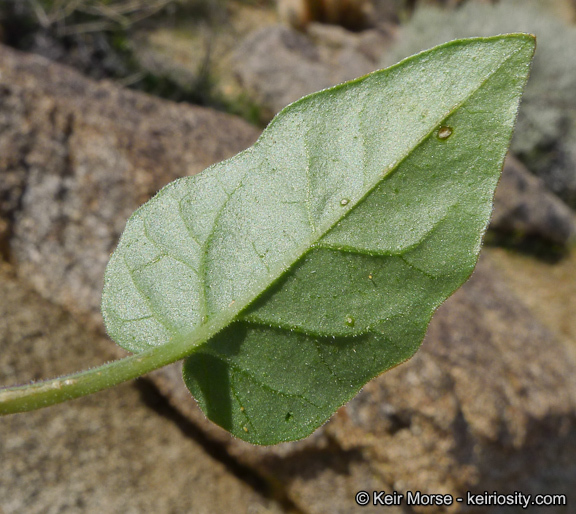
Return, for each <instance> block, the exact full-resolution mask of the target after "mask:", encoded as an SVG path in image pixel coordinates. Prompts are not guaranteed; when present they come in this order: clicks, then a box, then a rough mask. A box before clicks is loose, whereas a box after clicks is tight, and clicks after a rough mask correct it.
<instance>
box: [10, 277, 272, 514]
mask: <svg viewBox="0 0 576 514" xmlns="http://www.w3.org/2000/svg"><path fill="white" fill-rule="evenodd" d="M6 268H7V267H6V266H4V267H0V334H2V352H1V353H0V377H2V378H1V384H0V385H7V384H13V383H15V382H26V381H29V380H30V379H32V378H34V379H40V378H43V377H46V376H55V375H59V374H62V373H66V372H72V371H75V370H77V369H79V368H80V367H84V368H87V367H89V366H93V365H96V364H100V363H101V362H102V358H103V357H104V356H106V355H107V356H108V357H111V356H112V352H111V351H110V348H111V346H112V345H111V343H110V342H109V341H106V340H105V339H104V338H102V337H98V336H93V335H91V334H90V333H87V331H86V329H85V327H83V326H82V325H81V324H79V323H78V321H76V320H75V319H73V318H72V316H70V315H69V314H68V313H66V312H64V311H63V309H62V308H59V307H56V306H54V305H51V304H50V303H49V302H47V301H46V300H43V299H42V298H40V297H39V296H38V294H36V293H34V292H33V291H30V290H29V289H28V288H27V287H26V286H25V285H24V284H23V283H22V281H19V280H18V279H17V278H16V277H15V276H14V275H13V274H12V273H11V272H10V270H9V269H6ZM134 384H135V383H132V384H125V385H122V386H119V387H118V388H115V389H111V390H108V391H105V392H102V393H99V394H96V395H94V396H91V397H87V398H82V399H80V400H76V401H74V402H72V403H70V404H66V405H58V406H55V407H52V408H50V409H45V410H40V411H36V412H31V413H26V414H18V415H13V416H7V417H2V418H0V432H1V433H2V437H1V438H0V462H2V466H0V512H1V511H2V510H4V512H6V513H16V512H26V513H28V514H36V513H37V514H44V513H46V512H68V513H98V512H110V513H113V512H118V513H119V512H123V513H124V512H126V513H128V512H129V513H136V512H201V513H206V514H209V513H213V512H241V513H244V514H253V513H260V514H280V513H281V512H283V510H282V509H281V508H280V506H279V505H278V504H277V503H276V502H274V501H271V500H269V499H266V498H265V497H264V496H263V495H262V494H261V493H259V492H257V491H255V490H254V489H253V488H252V487H251V486H250V485H249V484H248V483H247V482H245V481H243V480H241V479H239V478H237V477H236V476H235V475H234V473H233V472H232V471H231V470H230V469H228V467H227V466H226V465H225V464H224V463H223V462H220V461H218V460H216V459H214V458H213V457H212V456H210V455H209V454H208V453H207V452H206V450H205V449H204V448H203V446H202V441H195V440H194V439H193V438H191V437H190V434H187V433H186V432H185V430H183V429H184V425H183V424H181V426H178V425H177V424H176V423H174V422H173V420H171V419H170V418H169V417H167V416H158V415H155V413H154V411H153V410H152V409H151V408H150V407H148V406H146V404H145V403H144V402H143V401H142V393H141V392H139V390H138V388H137V387H136V386H135V385H134ZM127 412H129V413H130V414H129V415H128V416H127V415H126V413H127ZM222 491H225V492H226V493H225V494H222Z"/></svg>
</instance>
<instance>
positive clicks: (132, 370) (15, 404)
mask: <svg viewBox="0 0 576 514" xmlns="http://www.w3.org/2000/svg"><path fill="white" fill-rule="evenodd" d="M203 335H204V334H203ZM203 340H205V337H202V338H198V337H197V338H194V340H192V341H191V340H190V338H189V337H186V338H184V337H182V338H178V339H176V340H174V341H172V342H171V344H169V345H165V346H161V347H158V348H151V349H150V350H147V351H145V352H142V353H138V354H136V355H131V356H129V357H125V358H123V359H118V360H115V361H112V362H109V363H107V364H104V365H102V366H99V367H97V368H92V369H88V370H85V371H80V372H78V373H73V374H71V375H64V376H62V377H59V378H55V379H52V380H43V381H41V382H36V383H32V384H28V385H23V386H13V387H6V388H0V415H5V414H15V413H17V412H26V411H31V410H36V409H41V408H43V407H48V406H50V405H54V404H56V403H61V402H65V401H67V400H72V399H74V398H79V397H81V396H86V395H88V394H91V393H95V392H98V391H102V390H104V389H107V388H109V387H113V386H115V385H118V384H120V383H122V382H126V381H128V380H132V379H133V378H137V377H139V376H141V375H144V374H146V373H149V372H150V371H153V370H155V369H158V368H161V367H163V366H166V365H168V364H172V363H173V362H176V361H179V360H181V359H183V358H184V357H186V356H187V355H190V354H191V353H192V352H193V350H194V349H195V348H196V347H197V346H198V345H199V344H200V343H201V342H202V341H203Z"/></svg>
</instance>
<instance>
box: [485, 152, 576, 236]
mask: <svg viewBox="0 0 576 514" xmlns="http://www.w3.org/2000/svg"><path fill="white" fill-rule="evenodd" d="M490 228H491V229H492V230H494V231H497V232H500V233H504V234H507V235H512V236H520V237H537V238H540V239H542V240H545V241H548V242H551V243H555V244H557V245H560V246H563V247H567V246H569V245H570V244H571V243H572V242H573V241H574V240H575V239H576V214H574V212H573V211H572V210H571V209H570V208H569V207H568V206H567V205H566V204H564V203H563V202H562V200H560V199H559V198H558V197H557V196H556V195H554V194H552V193H551V192H549V191H548V190H547V189H546V186H544V183H543V182H542V180H541V179H539V178H538V177H535V176H534V175H533V174H531V173H530V172H529V171H528V170H527V169H526V167H525V166H524V165H523V164H522V163H521V162H520V161H518V159H516V158H515V157H513V156H511V155H509V156H508V157H507V159H506V162H505V164H504V171H503V172H502V178H501V179H500V183H499V184H498V187H497V188H496V194H495V196H494V212H493V214H492V219H491V221H490Z"/></svg>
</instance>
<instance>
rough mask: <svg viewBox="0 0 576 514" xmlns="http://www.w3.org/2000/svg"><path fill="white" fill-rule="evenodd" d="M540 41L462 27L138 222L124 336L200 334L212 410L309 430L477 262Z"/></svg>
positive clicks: (259, 427)
mask: <svg viewBox="0 0 576 514" xmlns="http://www.w3.org/2000/svg"><path fill="white" fill-rule="evenodd" d="M533 51H534V38H533V37H532V36H529V35H522V34H516V35H506V36H498V37H493V38H476V39H468V40H460V41H454V42H451V43H448V44H445V45H442V46H439V47H436V48H434V49H432V50H430V51H427V52H424V53H421V54H418V55H416V56H414V57H411V58H409V59H406V60H405V61H402V62H401V63H399V64H397V65H396V66H393V67H391V68H388V69H386V70H382V71H377V72H375V73H372V74H370V75H367V76H365V77H362V78H360V79H357V80H354V81H352V82H348V83H346V84H342V85H339V86H336V87H334V88H331V89H328V90H325V91H322V92H319V93H316V94H313V95H310V96H307V97H305V98H303V99H301V100H299V101H298V102H296V103H294V104H292V105H290V106H288V107H287V108H286V109H284V110H283V111H282V112H281V113H280V114H279V115H278V116H277V117H276V118H275V119H274V120H273V121H272V123H271V124H270V126H269V127H268V128H267V129H266V130H265V131H264V133H263V134H262V136H261V137H260V139H259V140H258V141H257V142H256V143H255V144H254V146H253V147H251V148H249V149H248V150H246V151H244V152H242V153H240V154H238V155H236V156H235V157H233V158H232V159H229V160H227V161H225V162H222V163H220V164H217V165H215V166H212V167H211V168H209V169H207V170H206V171H204V172H203V173H201V174H200V175H197V176H194V177H186V178H183V179H180V180H177V181H175V182H173V183H171V184H169V185H168V186H166V187H165V188H164V189H162V190H161V191H160V192H159V193H158V195H157V196H155V197H154V198H153V199H152V200H150V201H149V202H148V203H146V204H145V205H144V206H142V207H141V208H140V209H138V210H137V211H136V212H135V213H134V214H133V216H132V217H131V218H130V220H129V221H128V223H127V226H126V230H125V232H124V234H123V236H122V238H121V241H120V243H119V245H118V248H117V250H116V251H115V253H114V254H113V256H112V258H111V260H110V263H109V265H108V268H107V271H106V279H105V288H104V295H103V304H102V307H103V314H104V318H105V321H106V324H107V328H108V331H109V333H110V335H111V336H112V337H113V338H114V339H115V340H116V341H117V342H118V344H119V345H121V346H122V347H123V348H126V349H127V350H130V351H132V352H142V351H145V350H148V349H149V348H150V347H155V346H158V347H160V346H162V347H163V348H167V347H170V345H172V344H176V343H175V341H178V342H179V344H180V343H181V342H182V341H189V343H187V344H189V346H190V356H189V357H188V358H187V359H186V361H185V364H184V380H185V382H186V385H187V386H188V388H189V389H190V391H191V392H192V394H193V395H194V397H195V398H196V400H197V401H198V403H199V405H200V407H201V408H202V409H203V410H204V412H205V413H206V415H207V416H208V417H209V418H210V419H212V420H213V421H214V422H216V423H218V424H219V425H220V426H222V427H224V428H225V429H226V430H229V431H230V432H231V433H232V434H234V435H235V436H237V437H240V438H242V439H245V440H247V441H250V442H253V443H258V444H274V443H278V442H281V441H288V440H293V439H298V438H302V437H305V436H307V435H308V434H310V433H311V432H312V431H314V430H315V429H316V428H317V427H319V426H320V425H321V424H322V423H324V422H325V421H326V420H327V419H328V418H329V417H330V416H331V415H332V413H334V411H335V410H336V409H337V408H338V407H340V406H341V405H343V404H344V403H345V402H346V401H348V400H349V399H350V398H352V397H353V396H354V395H355V394H356V393H357V392H358V391H359V390H360V388H361V387H362V386H363V385H364V384H365V383H366V382H367V381H368V380H370V379H371V378H373V377H375V376H377V375H378V374H380V373H382V372H383V371H385V370H387V369H389V368H391V367H393V366H396V365H397V364H399V363H401V362H403V361H405V360H406V359H408V358H410V357H411V356H412V355H413V353H414V352H415V351H416V350H417V348H418V347H419V345H420V344H421V341H422V339H423V337H424V334H425V331H426V327H427V325H428V322H429V321H430V318H431V316H432V313H433V312H434V310H435V309H436V308H437V307H438V306H439V305H440V304H441V303H442V302H443V301H444V300H445V299H446V298H447V297H448V296H449V295H450V294H451V293H452V292H453V291H454V290H455V289H456V288H458V287H459V286H460V285H461V284H462V283H463V282H464V281H465V280H466V279H467V278H468V276H469V275H470V274H471V272H472V270H473V268H474V266H475V263H476V260H477V258H478V252H479V251H480V246H481V238H482V235H483V233H484V231H485V228H486V225H487V223H488V220H489V217H490V213H491V208H492V197H493V193H494V189H495V187H496V184H497V182H498V178H499V175H500V171H501V168H502V163H503V159H504V155H505V153H506V150H507V147H508V144H509V141H510V138H511V135H512V128H513V125H514V121H515V116H516V112H517V108H518V102H519V99H520V95H521V92H522V88H523V86H524V84H525V81H526V79H527V76H528V71H529V65H530V60H531V57H532V54H533Z"/></svg>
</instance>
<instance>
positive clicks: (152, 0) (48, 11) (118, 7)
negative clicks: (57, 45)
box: [25, 0, 180, 36]
mask: <svg viewBox="0 0 576 514" xmlns="http://www.w3.org/2000/svg"><path fill="white" fill-rule="evenodd" d="M25 1H26V2H27V3H29V4H30V6H31V8H32V10H33V12H34V14H35V16H36V18H37V20H38V23H39V24H40V25H41V26H42V27H44V28H48V27H53V28H56V30H57V32H58V35H60V36H67V35H74V34H83V33H88V32H102V31H109V30H115V29H118V28H122V29H127V28H129V27H131V26H132V25H133V24H135V23H137V22H139V21H142V20H144V19H146V18H149V17H151V16H153V15H155V14H157V13H158V12H159V11H161V10H163V9H165V8H167V7H169V6H170V5H172V4H176V3H179V1H180V0H50V1H48V0H44V1H42V0H25Z"/></svg>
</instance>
